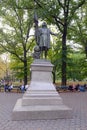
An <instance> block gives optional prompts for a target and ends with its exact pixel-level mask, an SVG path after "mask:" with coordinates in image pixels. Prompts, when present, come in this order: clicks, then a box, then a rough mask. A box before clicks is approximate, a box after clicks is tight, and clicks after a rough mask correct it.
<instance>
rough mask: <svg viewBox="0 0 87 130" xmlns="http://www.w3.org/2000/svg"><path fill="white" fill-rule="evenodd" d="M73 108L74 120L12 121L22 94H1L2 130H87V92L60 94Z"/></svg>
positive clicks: (0, 116) (0, 129) (0, 128)
mask: <svg viewBox="0 0 87 130" xmlns="http://www.w3.org/2000/svg"><path fill="white" fill-rule="evenodd" d="M60 96H61V97H62V98H63V101H64V104H66V105H68V106H69V107H71V108H73V117H72V119H57V120H26V121H12V120H11V115H12V110H13V108H14V105H15V103H16V101H17V99H18V98H20V97H22V94H21V93H3V92H0V130H87V92H70V93H69V92H68V93H60Z"/></svg>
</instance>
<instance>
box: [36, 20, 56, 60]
mask: <svg viewBox="0 0 87 130" xmlns="http://www.w3.org/2000/svg"><path fill="white" fill-rule="evenodd" d="M50 34H51V35H55V36H57V35H58V34H55V33H53V32H51V31H50V29H48V28H47V24H46V23H45V22H43V24H42V28H38V38H37V44H38V46H39V48H40V52H41V53H42V54H43V52H44V56H45V59H46V57H47V51H48V49H50Z"/></svg>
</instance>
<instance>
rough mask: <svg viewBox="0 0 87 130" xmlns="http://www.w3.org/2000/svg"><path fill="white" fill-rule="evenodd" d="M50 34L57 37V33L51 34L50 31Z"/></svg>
mask: <svg viewBox="0 0 87 130" xmlns="http://www.w3.org/2000/svg"><path fill="white" fill-rule="evenodd" d="M50 34H51V35H54V36H58V33H53V32H52V31H50Z"/></svg>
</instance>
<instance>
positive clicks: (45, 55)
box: [45, 48, 48, 59]
mask: <svg viewBox="0 0 87 130" xmlns="http://www.w3.org/2000/svg"><path fill="white" fill-rule="evenodd" d="M47 51H48V49H47V48H45V59H46V58H47Z"/></svg>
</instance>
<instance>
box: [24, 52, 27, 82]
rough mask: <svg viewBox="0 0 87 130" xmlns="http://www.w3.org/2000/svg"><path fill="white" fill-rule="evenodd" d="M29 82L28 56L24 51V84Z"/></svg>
mask: <svg viewBox="0 0 87 130" xmlns="http://www.w3.org/2000/svg"><path fill="white" fill-rule="evenodd" d="M26 84H27V58H26V51H24V85H26Z"/></svg>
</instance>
